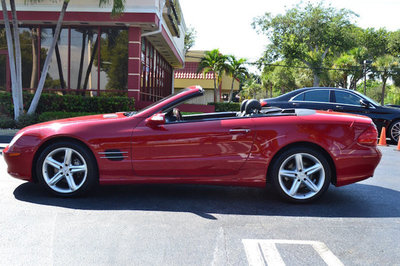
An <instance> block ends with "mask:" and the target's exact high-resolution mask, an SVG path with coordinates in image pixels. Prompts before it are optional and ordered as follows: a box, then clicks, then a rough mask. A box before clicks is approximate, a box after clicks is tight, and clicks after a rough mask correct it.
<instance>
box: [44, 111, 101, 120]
mask: <svg viewBox="0 0 400 266" xmlns="http://www.w3.org/2000/svg"><path fill="white" fill-rule="evenodd" d="M94 114H96V113H86V112H44V113H42V114H40V115H39V117H38V122H47V121H51V120H57V119H63V118H70V117H77V116H85V115H94Z"/></svg>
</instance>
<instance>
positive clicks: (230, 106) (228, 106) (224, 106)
mask: <svg viewBox="0 0 400 266" xmlns="http://www.w3.org/2000/svg"><path fill="white" fill-rule="evenodd" d="M208 105H214V106H215V112H229V111H235V112H237V111H240V103H208Z"/></svg>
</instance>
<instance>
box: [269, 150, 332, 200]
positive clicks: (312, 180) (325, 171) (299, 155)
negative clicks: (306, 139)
mask: <svg viewBox="0 0 400 266" xmlns="http://www.w3.org/2000/svg"><path fill="white" fill-rule="evenodd" d="M271 173H272V180H273V183H274V184H275V187H276V189H277V190H278V192H279V193H280V195H281V196H283V197H284V198H286V199H288V200H290V201H294V202H309V201H312V200H314V199H316V198H318V197H319V196H321V195H322V194H323V193H324V192H325V191H326V190H327V189H328V186H329V183H330V180H331V170H330V167H329V164H328V162H327V160H326V158H325V156H324V155H323V154H322V153H320V152H318V151H316V150H314V149H310V148H307V147H304V148H301V147H295V148H291V149H289V150H287V151H285V152H283V153H282V154H280V155H279V156H278V157H277V159H276V160H275V161H274V165H273V166H272V171H271Z"/></svg>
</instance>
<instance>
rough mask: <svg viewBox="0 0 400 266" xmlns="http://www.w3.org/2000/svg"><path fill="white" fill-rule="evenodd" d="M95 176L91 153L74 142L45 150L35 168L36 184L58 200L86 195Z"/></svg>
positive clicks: (60, 143) (56, 145)
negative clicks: (39, 184) (63, 197)
mask: <svg viewBox="0 0 400 266" xmlns="http://www.w3.org/2000/svg"><path fill="white" fill-rule="evenodd" d="M96 173H97V171H96V168H95V163H94V158H93V156H92V154H91V153H90V151H88V149H87V148H85V147H83V146H81V145H79V144H77V143H74V142H58V143H54V144H51V145H49V146H47V147H46V148H45V149H44V150H43V151H42V152H41V154H40V156H39V158H38V160H37V164H36V174H37V177H38V180H39V182H40V183H41V185H42V186H43V187H44V188H45V189H46V190H47V191H49V192H51V193H53V194H55V195H57V196H65V197H72V196H77V195H82V194H84V193H86V192H87V191H88V190H89V189H90V188H91V187H92V186H93V185H94V184H95V181H96V178H97V174H96Z"/></svg>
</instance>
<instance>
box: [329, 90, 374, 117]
mask: <svg viewBox="0 0 400 266" xmlns="http://www.w3.org/2000/svg"><path fill="white" fill-rule="evenodd" d="M333 92H334V97H333V101H334V104H333V108H332V110H334V111H336V112H345V113H352V114H358V115H366V116H371V111H372V109H375V108H374V107H373V106H371V107H368V108H367V107H365V106H362V105H361V103H360V100H362V98H361V97H359V96H358V95H355V94H353V93H351V92H350V91H342V90H333Z"/></svg>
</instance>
